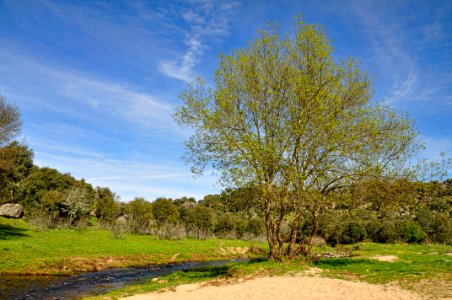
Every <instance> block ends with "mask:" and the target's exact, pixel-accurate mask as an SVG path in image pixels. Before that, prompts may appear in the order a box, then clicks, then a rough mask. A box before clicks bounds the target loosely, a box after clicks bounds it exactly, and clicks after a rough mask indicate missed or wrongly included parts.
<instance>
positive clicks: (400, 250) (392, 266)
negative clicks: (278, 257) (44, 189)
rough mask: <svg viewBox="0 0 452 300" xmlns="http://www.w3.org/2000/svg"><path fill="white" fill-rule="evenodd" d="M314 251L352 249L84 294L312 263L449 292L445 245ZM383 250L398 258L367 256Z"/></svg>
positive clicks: (127, 291)
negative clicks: (344, 255) (346, 254)
mask: <svg viewBox="0 0 452 300" xmlns="http://www.w3.org/2000/svg"><path fill="white" fill-rule="evenodd" d="M353 248H355V250H354V251H352V249H353ZM356 248H357V249H356ZM315 251H316V252H317V253H318V252H330V253H331V252H336V253H339V252H348V251H352V257H348V258H329V259H326V258H322V259H320V260H319V261H317V262H312V261H306V260H303V259H296V260H292V261H284V262H275V261H268V260H265V259H264V260H260V261H254V262H250V263H243V262H240V263H230V264H227V265H226V266H222V267H210V268H203V269H199V270H195V271H189V272H177V273H173V274H171V275H169V276H165V277H161V278H159V280H157V281H149V282H147V283H145V284H139V285H131V286H127V287H125V288H122V289H119V290H116V291H112V292H110V293H108V294H106V295H103V296H100V297H93V298H90V299H103V298H104V297H108V298H113V299H115V298H119V297H124V296H129V295H134V294H139V293H148V292H152V291H157V290H161V289H172V288H174V287H175V286H177V285H180V284H187V283H193V282H199V281H209V280H216V279H221V280H234V279H237V278H247V277H248V278H252V277H255V276H261V275H265V276H268V275H269V276H274V275H282V274H293V273H298V272H301V271H304V270H307V269H308V268H312V267H316V268H319V269H321V270H322V271H321V274H322V276H325V277H333V278H341V279H346V280H359V281H366V282H369V283H374V284H375V283H395V284H397V285H400V286H402V287H403V288H407V289H413V290H417V291H419V292H423V293H424V294H427V293H428V295H430V296H433V297H434V298H440V297H444V296H447V295H449V294H448V293H450V292H452V291H451V286H452V284H451V282H452V256H450V255H447V254H446V253H447V252H449V251H452V247H450V246H440V245H406V244H402V245H398V244H394V245H386V244H373V243H361V244H359V245H357V246H356V245H354V246H346V247H338V248H330V247H323V248H317V249H315ZM384 255H395V256H397V257H398V259H397V260H396V261H394V262H382V261H378V260H375V259H372V257H375V256H384ZM449 296H450V295H449Z"/></svg>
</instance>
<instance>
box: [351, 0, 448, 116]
mask: <svg viewBox="0 0 452 300" xmlns="http://www.w3.org/2000/svg"><path fill="white" fill-rule="evenodd" d="M416 5H418V6H422V5H424V4H421V3H417V4H416ZM425 5H427V7H428V4H425ZM382 7H383V6H382V5H379V2H373V1H357V2H354V3H353V4H352V5H351V8H352V11H353V13H354V14H356V16H358V18H359V20H360V23H361V24H362V25H363V29H364V32H365V34H366V36H367V38H368V39H369V41H370V43H371V50H370V52H371V53H373V55H374V56H375V61H376V62H378V64H377V63H375V67H376V70H378V73H379V74H378V77H379V78H380V80H381V81H384V82H385V84H386V86H387V87H389V88H387V89H386V91H384V94H383V97H384V98H385V100H386V101H387V103H389V104H392V105H396V106H406V105H412V104H413V103H414V102H417V103H418V104H419V103H421V104H422V103H429V106H430V107H429V110H431V109H434V107H435V106H432V105H431V104H432V103H442V104H441V105H443V104H447V101H448V100H447V95H448V94H450V86H451V84H452V80H451V76H450V75H451V74H450V70H449V71H448V70H445V69H444V68H442V67H441V65H435V67H434V68H432V65H426V64H425V62H426V60H425V56H424V55H428V56H430V57H431V58H432V59H434V58H435V56H434V54H433V53H425V52H426V51H429V50H428V47H431V46H434V45H435V44H434V43H440V42H441V41H442V40H444V39H445V37H446V36H447V34H446V33H445V31H444V29H443V25H442V24H441V23H439V22H437V21H434V22H433V23H431V24H430V25H427V26H424V27H422V28H420V30H418V29H417V28H416V29H414V28H412V27H410V26H409V25H407V24H410V23H409V22H418V21H419V20H418V19H416V18H417V17H418V16H416V15H409V16H407V17H405V18H404V19H403V20H401V18H400V17H396V16H395V15H393V14H392V12H394V11H396V10H400V11H403V10H406V9H407V8H408V7H409V5H408V4H406V5H405V4H403V2H402V3H399V2H397V3H393V4H392V5H391V7H389V8H388V7H386V6H384V7H385V8H384V9H383V8H382ZM427 7H425V9H427ZM436 17H437V16H432V18H433V19H435V18H436ZM416 30H418V31H416ZM437 46H438V45H437ZM418 106H419V108H421V107H422V109H425V108H423V105H418ZM437 107H440V106H439V105H437Z"/></svg>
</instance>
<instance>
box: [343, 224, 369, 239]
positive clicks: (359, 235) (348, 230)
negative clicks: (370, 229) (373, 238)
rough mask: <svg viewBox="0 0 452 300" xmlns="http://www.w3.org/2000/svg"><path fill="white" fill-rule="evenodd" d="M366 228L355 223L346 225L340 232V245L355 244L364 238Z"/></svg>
mask: <svg viewBox="0 0 452 300" xmlns="http://www.w3.org/2000/svg"><path fill="white" fill-rule="evenodd" d="M366 235H367V232H366V228H365V227H364V226H363V225H362V224H360V223H357V222H350V223H348V224H347V225H346V226H345V228H344V231H343V232H342V234H341V236H340V238H339V240H340V242H341V244H356V243H359V242H362V241H363V240H364V239H365V238H366Z"/></svg>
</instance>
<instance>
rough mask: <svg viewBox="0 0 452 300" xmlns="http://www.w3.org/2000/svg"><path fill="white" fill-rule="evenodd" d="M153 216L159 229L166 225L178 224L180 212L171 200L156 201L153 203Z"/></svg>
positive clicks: (160, 199) (161, 199)
mask: <svg viewBox="0 0 452 300" xmlns="http://www.w3.org/2000/svg"><path fill="white" fill-rule="evenodd" d="M152 214H153V216H154V220H155V222H156V225H157V228H158V229H160V228H161V227H162V226H163V225H166V224H176V223H177V221H178V219H179V211H178V209H177V206H176V205H175V204H174V203H173V202H172V200H171V199H165V198H159V199H157V200H155V201H154V202H153V203H152Z"/></svg>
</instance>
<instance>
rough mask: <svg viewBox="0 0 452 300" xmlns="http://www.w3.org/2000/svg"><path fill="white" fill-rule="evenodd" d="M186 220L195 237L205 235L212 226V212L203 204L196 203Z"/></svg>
mask: <svg viewBox="0 0 452 300" xmlns="http://www.w3.org/2000/svg"><path fill="white" fill-rule="evenodd" d="M188 222H189V223H190V225H191V226H192V229H193V230H194V231H195V232H196V237H197V238H198V239H200V238H201V237H204V238H205V237H207V236H208V235H209V234H210V232H211V231H212V229H213V226H214V212H213V210H212V209H211V208H209V207H206V206H204V205H196V207H195V208H194V209H193V210H192V211H191V213H190V215H189V218H188Z"/></svg>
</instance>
